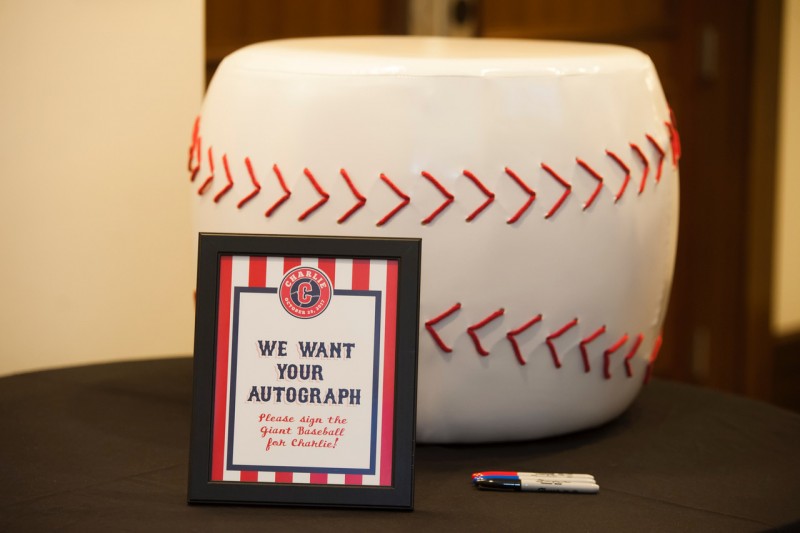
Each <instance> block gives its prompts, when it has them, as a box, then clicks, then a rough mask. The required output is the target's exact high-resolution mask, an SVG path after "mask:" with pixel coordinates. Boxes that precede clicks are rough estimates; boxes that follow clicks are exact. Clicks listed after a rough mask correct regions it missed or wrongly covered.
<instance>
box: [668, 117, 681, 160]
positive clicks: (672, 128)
mask: <svg viewBox="0 0 800 533" xmlns="http://www.w3.org/2000/svg"><path fill="white" fill-rule="evenodd" d="M665 124H666V125H667V128H669V138H670V141H671V142H670V145H671V147H672V165H673V166H677V165H678V161H679V160H680V158H681V136H680V134H679V133H678V122H677V121H676V120H675V112H674V111H673V110H672V108H671V107H670V108H669V122H665Z"/></svg>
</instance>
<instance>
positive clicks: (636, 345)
mask: <svg viewBox="0 0 800 533" xmlns="http://www.w3.org/2000/svg"><path fill="white" fill-rule="evenodd" d="M642 340H644V335H642V334H641V333H639V336H638V337H636V341H635V342H634V343H633V347H632V348H631V351H630V352H628V355H626V356H625V373H626V374H627V375H628V377H629V378H630V377H633V369H632V368H631V359H633V356H635V355H636V352H637V351H639V346H641V344H642Z"/></svg>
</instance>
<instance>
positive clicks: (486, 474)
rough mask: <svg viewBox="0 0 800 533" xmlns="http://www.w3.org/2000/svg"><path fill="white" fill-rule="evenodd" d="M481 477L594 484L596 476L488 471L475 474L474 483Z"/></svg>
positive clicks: (473, 476) (473, 475)
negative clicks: (558, 480)
mask: <svg viewBox="0 0 800 533" xmlns="http://www.w3.org/2000/svg"><path fill="white" fill-rule="evenodd" d="M479 477H482V478H515V479H522V478H534V479H560V480H564V481H575V482H579V481H582V482H586V483H594V476H593V475H591V474H566V473H557V472H549V473H548V472H509V471H506V470H487V471H485V472H475V473H474V474H472V482H473V483H475V480H476V479H477V478H479Z"/></svg>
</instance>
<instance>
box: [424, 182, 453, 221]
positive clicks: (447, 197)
mask: <svg viewBox="0 0 800 533" xmlns="http://www.w3.org/2000/svg"><path fill="white" fill-rule="evenodd" d="M422 176H423V177H424V178H425V179H427V180H428V181H430V182H431V183H432V184H433V186H434V187H436V189H437V190H438V191H439V192H440V193H441V194H442V196H444V202H442V204H441V205H440V206H439V207H437V208H436V209H434V210H433V212H432V213H431V214H430V215H428V216H427V217H425V218H424V219H423V220H422V224H423V225H427V224H430V223H431V222H433V219H435V218H436V217H437V216H439V213H441V212H442V211H444V210H445V208H447V206H448V205H450V204H451V203H453V200H455V196H453V195H452V194H451V193H450V191H448V190H447V189H445V188H444V186H443V185H442V184H441V183H439V181H438V180H437V179H436V178H434V177H433V176H432V175H431V174H430V173H429V172H427V171H425V170H423V171H422Z"/></svg>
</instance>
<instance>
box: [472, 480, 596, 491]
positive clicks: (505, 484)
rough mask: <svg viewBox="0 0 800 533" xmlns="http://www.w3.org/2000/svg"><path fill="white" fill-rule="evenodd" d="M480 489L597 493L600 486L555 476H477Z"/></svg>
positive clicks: (476, 483)
mask: <svg viewBox="0 0 800 533" xmlns="http://www.w3.org/2000/svg"><path fill="white" fill-rule="evenodd" d="M475 485H477V487H478V488H479V489H488V490H512V491H523V492H571V493H583V494H597V493H598V492H599V491H600V486H599V485H597V484H596V483H592V482H589V481H587V480H580V481H562V480H560V479H555V478H526V477H522V478H519V477H517V478H515V477H509V476H506V477H481V476H478V477H477V478H475Z"/></svg>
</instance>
